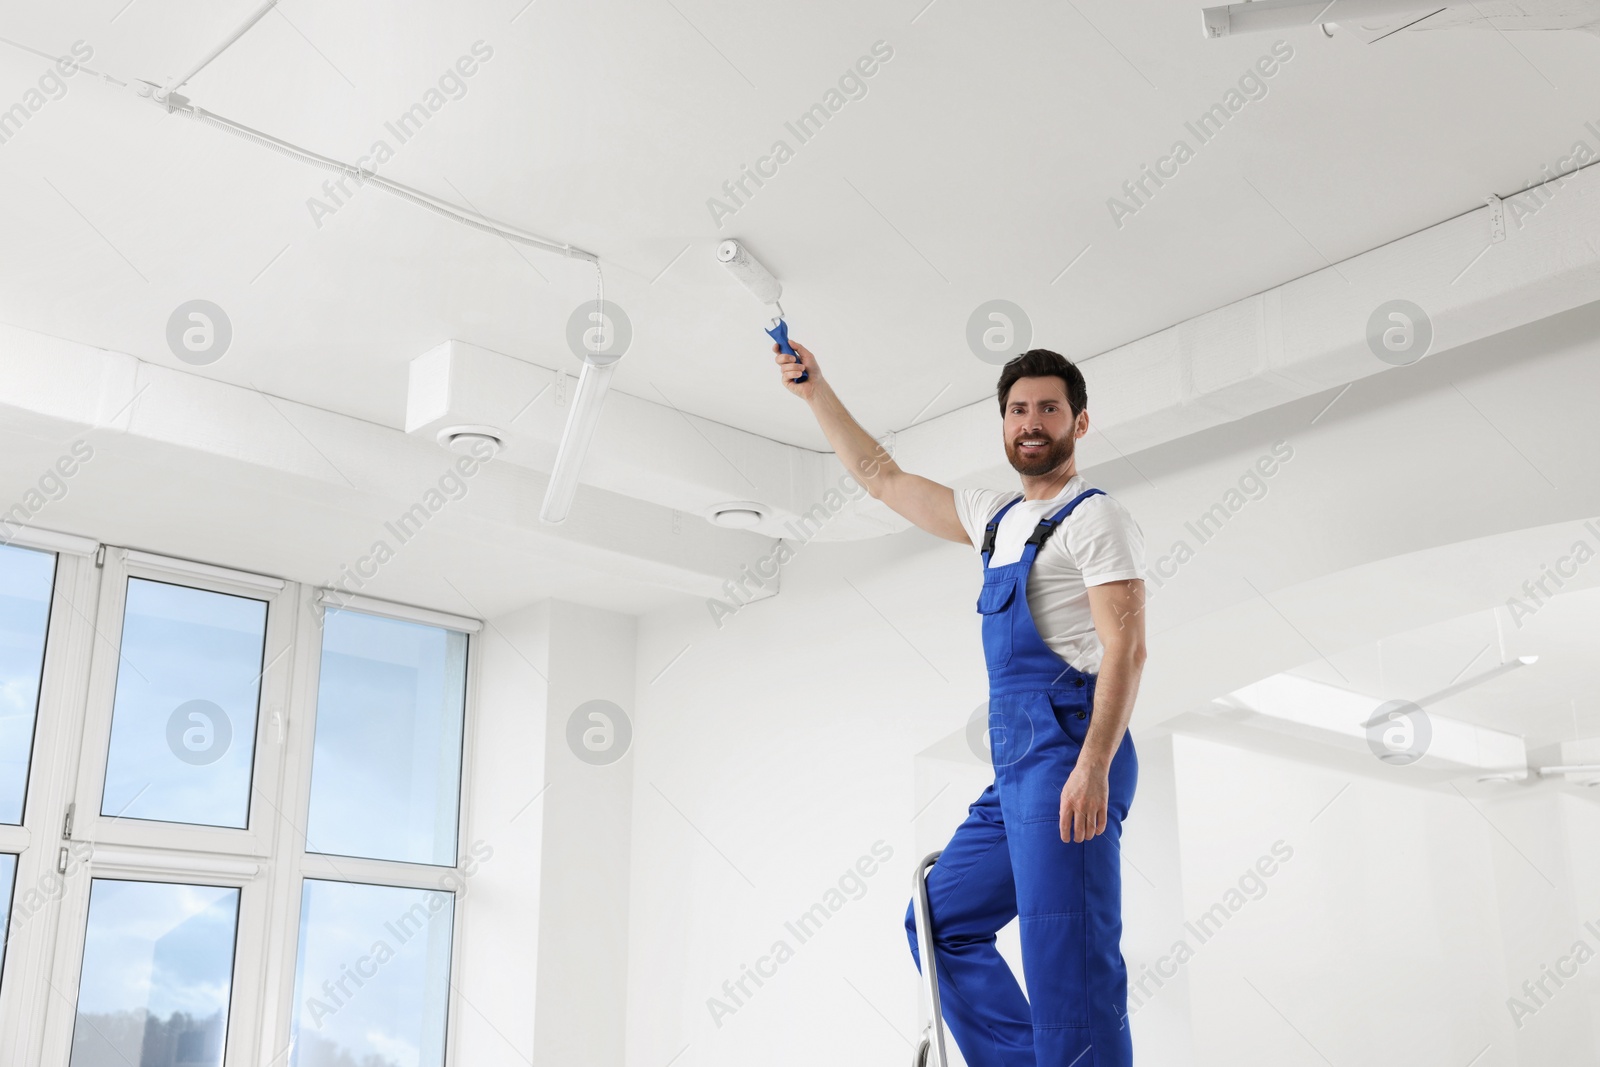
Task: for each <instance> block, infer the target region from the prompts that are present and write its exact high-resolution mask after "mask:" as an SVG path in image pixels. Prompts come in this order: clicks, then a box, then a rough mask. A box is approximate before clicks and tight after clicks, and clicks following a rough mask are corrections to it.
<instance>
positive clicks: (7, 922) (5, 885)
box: [0, 852, 17, 986]
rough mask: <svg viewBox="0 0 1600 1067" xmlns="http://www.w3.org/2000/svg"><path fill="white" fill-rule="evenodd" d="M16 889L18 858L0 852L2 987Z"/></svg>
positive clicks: (0, 980) (0, 958)
mask: <svg viewBox="0 0 1600 1067" xmlns="http://www.w3.org/2000/svg"><path fill="white" fill-rule="evenodd" d="M16 887H17V857H15V856H12V855H9V854H8V853H4V852H0V931H4V932H5V937H4V938H3V939H0V986H3V985H4V982H5V973H6V945H7V944H9V943H10V941H11V894H12V893H13V892H14V891H15V890H16Z"/></svg>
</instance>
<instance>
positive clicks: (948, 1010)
mask: <svg viewBox="0 0 1600 1067" xmlns="http://www.w3.org/2000/svg"><path fill="white" fill-rule="evenodd" d="M1099 492H1101V490H1099V489H1090V490H1087V491H1086V492H1084V493H1082V494H1080V495H1079V496H1077V497H1076V498H1074V499H1073V501H1072V502H1071V503H1069V504H1067V505H1066V506H1065V507H1063V508H1062V509H1061V510H1060V511H1057V512H1056V513H1055V514H1054V515H1051V516H1050V517H1049V518H1046V519H1044V520H1042V521H1040V523H1039V525H1038V526H1037V527H1035V528H1034V531H1033V534H1032V536H1030V537H1029V538H1028V542H1027V544H1026V545H1025V546H1024V548H1023V550H1022V558H1021V559H1020V560H1018V561H1017V562H1016V563H1011V564H1006V565H1004V566H1000V567H991V566H989V558H990V556H991V555H992V554H993V552H994V541H995V531H996V530H997V529H998V528H999V525H1000V520H1001V518H1002V517H1004V515H1005V514H1006V512H1007V511H1009V510H1010V509H1011V508H1012V507H1013V506H1014V505H1015V504H1016V503H1017V501H1015V500H1013V501H1012V502H1011V503H1010V504H1007V505H1006V506H1005V507H1003V508H1001V509H1000V511H999V513H998V514H997V515H995V517H994V518H993V519H992V520H990V522H989V523H988V525H987V527H986V528H985V534H984V541H983V549H982V555H983V564H984V572H983V592H982V593H981V594H980V595H979V597H978V611H979V612H980V613H981V614H982V615H983V654H984V658H985V660H986V661H987V662H988V667H989V747H990V753H991V754H992V756H993V761H994V783H993V784H992V785H990V786H989V787H988V788H987V789H985V790H984V791H983V795H982V796H980V797H978V799H977V800H976V801H975V802H974V803H973V804H972V806H971V807H970V808H968V809H967V819H966V821H965V822H963V823H962V824H961V826H960V828H959V829H957V830H956V832H955V836H953V837H952V838H951V839H950V844H949V845H947V846H945V849H944V853H943V854H942V855H941V856H940V857H939V861H938V863H936V864H935V865H934V867H933V869H932V870H931V871H930V872H929V874H928V898H929V902H930V905H931V908H930V911H931V925H932V926H933V940H934V947H935V950H936V952H937V954H938V976H939V996H940V999H941V1001H942V1002H943V1008H944V1016H945V1021H946V1022H947V1023H948V1025H949V1028H950V1033H951V1035H952V1036H953V1037H954V1038H955V1041H956V1044H957V1045H958V1046H959V1047H960V1049H961V1054H962V1055H963V1056H964V1057H965V1058H966V1061H967V1063H968V1064H969V1067H1035V1065H1037V1067H1126V1065H1129V1064H1132V1063H1133V1044H1132V1041H1131V1040H1130V1037H1129V1033H1128V1026H1127V1020H1126V1016H1127V999H1128V972H1127V967H1126V965H1125V963H1124V962H1123V959H1122V950H1121V947H1120V941H1121V937H1122V863H1121V853H1120V851H1119V849H1120V847H1121V839H1122V820H1123V819H1124V818H1125V817H1126V816H1127V814H1128V807H1129V804H1130V803H1131V802H1132V800H1133V791H1134V786H1135V784H1136V782H1137V781H1138V777H1139V761H1138V756H1137V755H1136V754H1135V752H1134V748H1133V739H1132V737H1131V736H1129V735H1127V734H1124V736H1123V738H1122V744H1121V746H1120V747H1119V748H1118V749H1117V752H1116V755H1115V756H1114V757H1113V758H1112V761H1111V769H1110V774H1109V778H1110V792H1111V799H1110V805H1109V807H1110V810H1109V812H1108V814H1107V817H1106V828H1105V831H1104V832H1103V833H1101V834H1098V835H1096V836H1095V837H1094V838H1092V839H1090V840H1088V841H1084V842H1081V843H1078V844H1071V843H1068V842H1063V841H1062V840H1061V832H1060V813H1061V789H1062V787H1063V786H1064V785H1065V784H1066V781H1067V775H1068V774H1070V773H1071V771H1072V768H1073V766H1074V765H1075V764H1076V763H1077V759H1078V753H1079V752H1080V751H1081V749H1082V745H1083V739H1084V736H1085V734H1087V733H1088V729H1089V716H1090V714H1091V713H1092V712H1093V710H1094V686H1095V678H1096V676H1095V675H1093V674H1085V673H1083V672H1081V671H1079V670H1076V669H1075V668H1073V667H1072V666H1070V665H1069V664H1068V663H1067V662H1066V661H1065V660H1063V659H1062V658H1061V657H1060V656H1058V655H1056V653H1055V652H1053V651H1051V649H1050V647H1049V646H1048V645H1046V644H1045V643H1044V639H1043V638H1041V637H1040V636H1039V630H1038V627H1036V626H1035V625H1034V621H1033V612H1032V611H1031V610H1030V609H1029V607H1028V573H1029V571H1030V570H1031V569H1032V568H1033V561H1034V558H1035V557H1036V556H1037V555H1038V554H1039V550H1040V548H1041V547H1042V546H1043V545H1044V542H1045V541H1046V540H1047V539H1048V538H1049V537H1050V535H1051V534H1052V533H1053V532H1054V531H1055V527H1056V525H1057V524H1058V523H1060V522H1062V521H1064V520H1065V519H1066V518H1067V517H1068V516H1069V515H1071V514H1072V511H1073V509H1074V508H1076V507H1077V506H1078V505H1079V504H1080V503H1081V502H1082V501H1083V500H1084V499H1086V498H1087V497H1089V496H1092V495H1094V494H1095V493H1099ZM1017 916H1020V917H1021V922H1020V927H1021V933H1022V960H1023V972H1024V976H1025V978H1026V980H1027V983H1028V995H1027V999H1024V998H1023V995H1022V990H1021V988H1020V987H1019V986H1018V985H1017V979H1016V976H1015V975H1013V974H1012V972H1011V968H1010V967H1008V966H1007V965H1006V962H1005V960H1004V959H1002V958H1001V956H1000V953H999V951H998V950H997V949H996V948H995V933H996V932H997V931H998V930H999V929H1000V928H1001V927H1002V926H1004V925H1006V923H1008V922H1010V921H1011V919H1012V918H1013V917H1017ZM906 932H907V933H908V934H909V935H910V938H911V954H912V956H913V958H915V957H916V955H917V937H916V925H915V921H914V918H913V915H912V911H911V909H909V908H908V909H907V910H906ZM917 962H918V966H919V967H920V966H921V960H918V961H917Z"/></svg>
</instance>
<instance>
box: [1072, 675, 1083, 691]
mask: <svg viewBox="0 0 1600 1067" xmlns="http://www.w3.org/2000/svg"><path fill="white" fill-rule="evenodd" d="M1072 684H1073V685H1075V686H1077V687H1078V688H1079V689H1082V688H1083V679H1082V678H1074V679H1073V680H1072Z"/></svg>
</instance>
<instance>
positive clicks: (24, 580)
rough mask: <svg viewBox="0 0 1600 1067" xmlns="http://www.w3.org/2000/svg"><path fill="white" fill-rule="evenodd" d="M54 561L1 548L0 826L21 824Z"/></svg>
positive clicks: (29, 551) (40, 554)
mask: <svg viewBox="0 0 1600 1067" xmlns="http://www.w3.org/2000/svg"><path fill="white" fill-rule="evenodd" d="M55 577H56V557H55V555H54V554H53V553H50V552H35V551H33V550H32V549H29V548H17V547H16V546H15V545H4V546H0V822H4V823H12V824H14V825H15V824H20V823H21V822H22V802H23V800H24V799H25V798H26V797H27V795H28V762H29V759H30V758H31V756H32V753H33V724H34V719H35V717H36V716H37V714H38V711H39V676H40V673H41V672H42V671H43V669H44V634H45V628H46V627H47V626H48V625H49V622H50V590H51V588H52V587H53V586H54V585H55Z"/></svg>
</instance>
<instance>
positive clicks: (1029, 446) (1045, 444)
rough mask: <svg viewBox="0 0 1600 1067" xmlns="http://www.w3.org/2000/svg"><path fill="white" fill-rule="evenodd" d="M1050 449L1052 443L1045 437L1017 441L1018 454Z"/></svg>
mask: <svg viewBox="0 0 1600 1067" xmlns="http://www.w3.org/2000/svg"><path fill="white" fill-rule="evenodd" d="M1049 447H1050V441H1049V439H1048V438H1044V437H1022V438H1018V440H1017V451H1018V452H1043V451H1044V450H1045V449H1046V448H1049Z"/></svg>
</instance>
